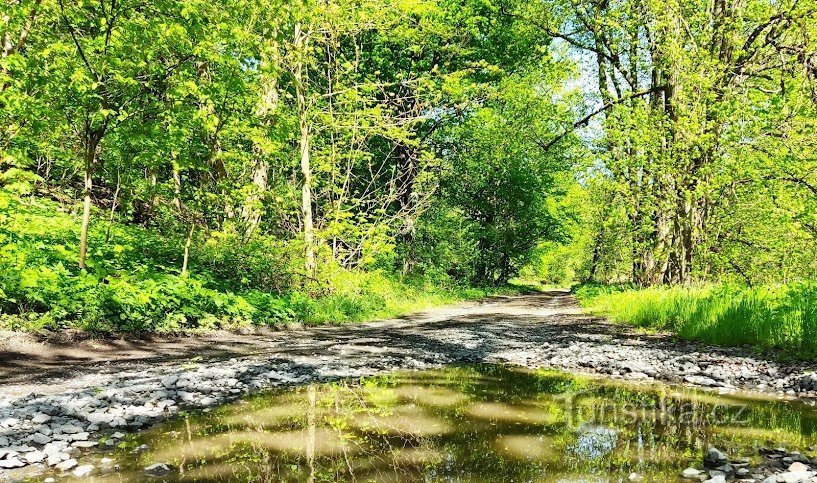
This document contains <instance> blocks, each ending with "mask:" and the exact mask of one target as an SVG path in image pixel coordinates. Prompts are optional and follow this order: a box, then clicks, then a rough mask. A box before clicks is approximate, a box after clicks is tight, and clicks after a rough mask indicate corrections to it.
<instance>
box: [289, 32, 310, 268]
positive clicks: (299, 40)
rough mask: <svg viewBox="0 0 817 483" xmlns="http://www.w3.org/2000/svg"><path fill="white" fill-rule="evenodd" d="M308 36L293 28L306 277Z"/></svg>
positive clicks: (307, 241) (308, 213) (308, 220)
mask: <svg viewBox="0 0 817 483" xmlns="http://www.w3.org/2000/svg"><path fill="white" fill-rule="evenodd" d="M307 39H308V34H305V33H303V32H302V30H301V24H297V25H296V26H295V52H296V55H298V56H299V58H298V59H297V60H296V63H295V69H294V72H293V74H294V77H295V95H296V97H297V102H298V121H299V125H300V131H301V138H300V151H301V183H302V186H301V215H302V217H303V225H302V226H303V234H304V256H305V258H306V263H305V268H306V272H307V274H308V275H312V274H314V272H315V229H314V226H313V220H312V166H311V164H310V160H309V138H310V132H309V119H308V118H307V114H308V113H307V106H306V93H305V92H304V90H305V83H306V79H305V77H306V76H305V74H304V65H303V60H302V58H301V56H303V55H304V52H305V51H306V45H305V44H306V41H307Z"/></svg>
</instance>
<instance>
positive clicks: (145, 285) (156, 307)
mask: <svg viewBox="0 0 817 483" xmlns="http://www.w3.org/2000/svg"><path fill="white" fill-rule="evenodd" d="M78 211H79V210H78V207H77V206H73V205H61V204H59V203H57V202H55V201H52V200H47V199H43V198H37V197H31V198H19V197H18V196H15V195H12V194H9V193H7V192H3V191H2V190H0V329H6V330H8V329H10V330H22V331H43V330H62V329H69V328H70V329H79V330H84V331H90V332H96V333H109V332H193V331H203V330H209V329H216V328H221V329H232V328H238V327H241V326H247V325H258V326H285V325H288V324H291V323H308V324H319V323H321V324H322V323H344V322H359V321H364V320H370V319H374V318H383V317H395V316H398V315H402V314H406V313H410V312H414V311H418V310H423V309H427V308H429V307H433V306H438V305H442V304H448V303H453V302H458V301H461V300H466V299H473V298H479V297H483V296H485V295H487V294H488V290H482V289H474V288H469V287H461V286H458V285H456V284H451V283H448V284H441V283H432V282H431V281H429V280H425V279H422V278H407V277H401V276H398V275H395V274H390V273H387V272H384V271H348V270H342V269H337V268H336V269H333V270H332V272H331V273H329V274H322V275H321V276H322V277H323V279H322V281H321V282H320V283H315V284H312V285H313V286H307V287H304V286H302V284H300V283H298V281H297V279H296V277H295V276H294V275H293V273H296V270H294V269H293V267H295V266H302V261H301V260H300V259H299V258H298V253H299V250H298V248H297V245H295V244H289V245H287V244H286V243H283V242H280V241H278V240H274V239H272V238H260V239H258V240H255V241H253V242H252V243H244V242H243V241H242V240H240V239H239V238H238V237H237V236H231V235H229V234H225V233H208V234H201V235H199V237H198V238H197V239H196V241H195V243H194V247H193V250H192V253H191V260H190V272H189V273H188V274H186V275H184V276H182V275H181V274H180V266H181V258H182V253H183V250H182V247H183V245H184V242H185V236H184V233H185V230H184V228H183V227H180V229H179V230H176V232H175V233H174V232H173V230H166V232H165V234H164V235H162V236H159V235H157V234H156V231H155V230H153V231H149V230H147V229H145V228H143V227H141V226H135V225H128V224H119V223H114V224H113V225H112V226H111V227H110V239H109V240H107V241H106V238H107V236H106V235H107V231H108V223H107V219H106V217H105V216H104V214H103V213H97V214H95V217H94V220H93V223H92V228H91V232H90V242H89V259H88V269H87V270H80V269H79V268H78V266H77V246H78V234H79V216H78ZM504 290H517V289H514V288H506V289H504ZM493 291H494V290H492V292H493Z"/></svg>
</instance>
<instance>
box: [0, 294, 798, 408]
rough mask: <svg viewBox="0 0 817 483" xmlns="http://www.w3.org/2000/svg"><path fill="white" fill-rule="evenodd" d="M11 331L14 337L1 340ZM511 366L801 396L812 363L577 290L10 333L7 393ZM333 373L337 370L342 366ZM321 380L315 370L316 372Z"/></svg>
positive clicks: (1, 375) (1, 370) (0, 362)
mask: <svg viewBox="0 0 817 483" xmlns="http://www.w3.org/2000/svg"><path fill="white" fill-rule="evenodd" d="M3 336H5V338H4V339H3ZM479 362H493V363H509V364H515V365H521V366H526V367H537V368H538V367H547V368H554V369H562V370H568V371H571V372H579V373H597V374H603V375H606V376H609V377H614V378H623V379H631V380H646V381H649V380H661V381H667V382H681V383H687V384H692V385H699V386H708V387H713V388H718V389H719V390H726V391H728V390H734V389H736V388H739V389H745V390H750V391H758V392H776V393H786V392H788V395H794V393H795V392H797V393H799V392H800V391H801V388H800V386H804V387H805V388H806V389H808V388H809V387H808V384H805V385H804V383H803V377H804V376H803V374H804V372H806V371H808V370H809V367H808V366H807V365H804V364H788V365H787V364H780V363H777V362H775V361H773V360H768V359H765V358H763V357H759V356H757V354H753V353H752V352H751V351H750V350H749V349H746V348H722V347H712V346H706V345H703V344H699V343H693V342H686V341H677V340H675V339H674V338H672V337H671V336H669V335H667V334H644V333H640V332H639V331H637V330H635V329H633V328H631V327H627V326H623V325H618V324H613V323H610V322H608V321H606V320H604V319H601V318H598V317H593V316H591V315H588V314H585V313H583V311H582V310H581V309H580V308H579V306H578V304H577V302H576V300H575V298H574V297H573V296H572V295H571V294H570V293H569V292H567V291H558V290H554V291H548V292H543V293H536V294H528V295H520V296H498V297H491V298H488V299H484V300H481V301H478V302H470V303H465V304H460V305H456V306H449V307H443V308H438V309H433V310H429V311H426V312H422V313H417V314H412V315H408V316H404V317H401V318H397V319H390V320H383V321H375V322H369V323H363V324H346V325H339V326H323V327H315V328H305V329H298V330H287V331H281V332H269V333H265V334H248V335H241V334H233V333H214V334H209V335H204V336H191V337H184V338H160V337H154V338H152V339H148V340H85V341H73V340H63V341H51V342H42V341H36V340H35V339H33V338H32V337H31V336H26V335H21V334H9V333H4V334H0V398H2V397H3V396H5V397H7V398H11V399H15V398H17V397H20V396H22V395H25V394H28V393H31V392H35V393H38V394H59V393H65V392H66V391H81V390H83V389H87V388H89V387H102V386H105V385H106V384H107V383H108V382H109V381H111V380H116V379H119V380H122V378H123V377H127V375H128V374H136V375H140V376H142V375H149V374H158V375H166V374H173V373H177V372H184V371H185V370H189V369H190V368H191V367H198V368H199V370H202V369H201V368H205V369H206V368H210V367H212V368H213V369H214V370H217V369H219V368H224V367H232V368H235V367H237V366H238V367H244V366H246V365H248V364H249V365H253V366H254V367H257V366H259V365H263V366H265V367H267V368H274V367H277V366H276V364H277V365H279V366H281V367H290V368H294V369H292V370H293V371H294V372H293V373H294V374H296V375H302V376H305V379H304V380H307V379H313V378H317V379H320V378H321V377H322V376H320V374H330V376H326V377H325V378H332V376H331V374H339V375H340V376H339V377H342V376H343V375H344V374H349V375H352V376H355V375H359V374H373V373H379V372H386V371H390V370H398V369H423V368H427V367H435V366H439V365H441V364H456V363H479ZM333 371H334V372H333ZM310 376H313V377H310Z"/></svg>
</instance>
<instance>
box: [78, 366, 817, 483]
mask: <svg viewBox="0 0 817 483" xmlns="http://www.w3.org/2000/svg"><path fill="white" fill-rule="evenodd" d="M815 437H817V410H815V409H814V408H813V407H811V406H809V405H807V404H804V403H801V402H791V401H789V402H784V401H770V400H758V399H754V398H748V397H744V396H739V395H730V396H716V395H713V394H711V393H702V392H699V391H696V390H693V389H688V388H678V387H668V386H661V385H658V386H643V385H641V386H632V385H628V384H625V383H609V382H607V383H603V382H600V381H599V380H598V379H590V378H586V377H576V376H570V375H567V374H564V373H557V372H553V371H541V370H540V371H532V370H527V369H521V368H516V369H513V368H507V367H503V366H494V365H471V366H460V367H448V368H445V369H439V370H431V371H424V372H412V373H397V374H392V375H386V376H377V377H373V378H364V380H363V381H362V382H361V383H348V382H336V383H327V384H311V385H307V386H300V387H296V388H290V389H280V390H274V391H272V392H269V393H266V394H261V395H256V396H253V397H250V398H247V399H245V400H242V401H240V402H237V403H234V404H230V405H226V406H223V407H220V408H218V409H214V410H212V411H210V412H208V413H201V412H198V413H194V414H187V415H183V416H182V417H179V418H177V419H176V420H174V421H172V422H169V423H167V424H164V425H160V426H157V427H155V428H152V429H150V430H148V431H146V432H144V433H143V434H141V435H139V436H138V437H135V438H132V439H129V440H127V441H125V442H124V443H122V444H121V448H120V449H118V450H116V451H98V452H97V453H95V454H90V455H88V456H87V457H86V458H85V460H83V461H80V464H88V463H91V464H93V465H94V466H95V474H96V475H97V477H96V478H98V480H99V481H143V480H145V479H146V476H145V468H146V467H151V466H152V465H156V464H162V465H166V468H167V469H165V467H162V466H153V469H152V470H151V471H153V472H157V471H158V472H159V474H160V475H161V477H162V479H164V480H168V481H316V482H317V481H486V482H488V481H491V482H496V481H503V482H510V481H547V482H550V481H553V482H556V481H626V480H628V479H630V478H635V477H634V476H631V475H633V474H634V473H635V474H636V475H637V477H638V478H641V480H642V481H678V480H679V479H680V478H679V476H680V474H681V472H682V470H683V469H685V468H687V467H689V466H696V465H697V466H700V463H701V458H702V455H703V454H704V453H705V451H706V449H707V448H709V447H710V446H717V447H719V448H721V449H723V450H724V451H725V452H727V453H728V454H730V455H733V456H736V457H739V456H745V457H746V458H747V461H755V460H757V458H758V456H757V455H758V448H760V447H762V446H767V445H773V446H775V447H777V446H787V447H803V448H805V447H808V446H809V445H811V444H813V443H814V442H815ZM143 445H145V446H143ZM103 457H106V458H110V459H111V460H112V461H106V463H105V464H103V463H102V458H103Z"/></svg>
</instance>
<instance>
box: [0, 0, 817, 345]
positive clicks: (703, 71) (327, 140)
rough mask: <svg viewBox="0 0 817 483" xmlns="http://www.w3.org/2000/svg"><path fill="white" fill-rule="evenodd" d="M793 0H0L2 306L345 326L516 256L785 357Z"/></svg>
mask: <svg viewBox="0 0 817 483" xmlns="http://www.w3.org/2000/svg"><path fill="white" fill-rule="evenodd" d="M814 15H815V7H814V2H813V1H811V2H803V1H797V0H775V1H772V0H746V1H736V0H724V1H719V2H715V4H712V2H711V0H671V1H669V2H663V1H662V2H656V1H644V0H614V1H605V2H578V3H577V2H574V1H568V0H546V1H544V2H526V1H523V0H491V1H486V0H390V1H385V2H384V1H382V0H330V1H320V2H313V1H290V0H258V1H246V0H213V1H208V2H196V1H190V0H161V1H159V0H87V1H75V2H71V1H56V0H12V1H11V2H5V3H4V6H2V7H0V38H2V42H0V44H2V45H0V326H2V327H6V328H13V329H23V330H37V329H43V328H48V329H53V330H59V329H62V328H79V329H84V330H91V331H188V330H203V329H209V328H230V327H236V326H242V325H247V324H254V325H281V324H286V323H290V322H307V323H320V322H340V321H349V320H363V319H367V318H371V317H380V316H390V315H395V314H398V313H403V312H405V311H410V310H413V309H416V308H421V307H424V306H427V305H430V304H439V303H446V302H450V301H455V300H462V299H465V298H471V297H477V296H480V295H483V294H486V293H492V292H495V291H497V290H513V289H512V288H511V289H508V288H505V287H506V286H507V283H508V281H509V280H512V279H514V278H515V277H523V278H527V279H534V280H540V281H541V282H542V283H544V284H562V285H565V284H568V283H570V282H572V281H574V280H581V281H587V282H592V283H598V284H612V285H619V284H625V286H626V285H627V284H629V285H630V286H633V287H639V288H643V289H645V291H644V292H640V293H636V292H633V291H631V290H626V291H622V292H621V293H610V294H607V295H603V296H602V295H599V296H598V297H595V298H594V300H597V302H598V304H600V305H601V307H603V308H604V309H605V310H606V311H607V312H608V313H610V314H611V315H612V316H614V317H615V318H617V319H621V320H623V319H629V320H630V321H632V322H634V323H637V324H639V325H644V326H651V327H660V328H667V329H671V330H675V331H677V332H678V333H679V334H680V335H681V336H683V337H693V338H701V339H704V340H710V341H713V342H718V343H750V344H754V345H757V346H758V347H796V348H797V350H798V351H801V352H803V351H804V352H809V351H812V346H811V342H810V341H811V340H812V339H813V337H811V334H812V333H813V329H812V328H811V326H812V321H813V316H812V315H811V314H812V308H811V307H812V306H813V302H812V300H813V296H812V294H813V292H814V291H813V289H812V288H811V287H812V285H813V283H812V281H815V280H817V243H816V242H815V241H817V240H816V239H817V28H815V23H814V22H813V21H812V20H813V18H814ZM680 287H700V288H680ZM748 287H753V288H748ZM757 287H765V288H757ZM616 290H617V289H616ZM591 305H594V304H591Z"/></svg>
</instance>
